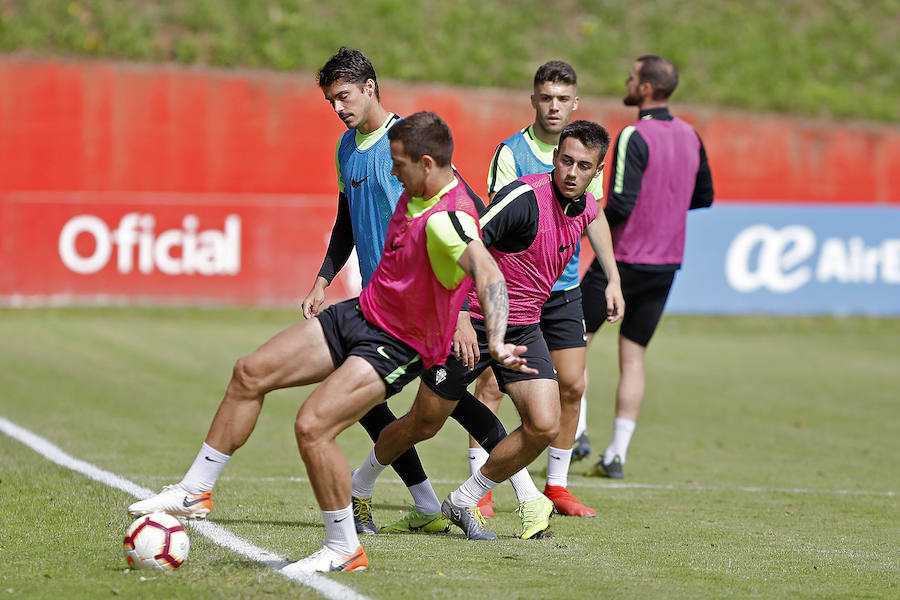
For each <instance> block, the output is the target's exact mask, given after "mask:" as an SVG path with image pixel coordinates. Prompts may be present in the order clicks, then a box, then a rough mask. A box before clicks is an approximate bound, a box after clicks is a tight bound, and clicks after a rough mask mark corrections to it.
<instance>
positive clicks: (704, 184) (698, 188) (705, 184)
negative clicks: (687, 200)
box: [691, 135, 713, 208]
mask: <svg viewBox="0 0 900 600" xmlns="http://www.w3.org/2000/svg"><path fill="white" fill-rule="evenodd" d="M697 139H698V140H700V136H699V135H698V136H697ZM712 203H713V182H712V172H711V171H710V169H709V161H708V160H707V159H706V148H704V147H703V140H700V166H699V168H698V169H697V180H696V181H695V182H694V195H693V196H691V208H706V207H707V206H712Z"/></svg>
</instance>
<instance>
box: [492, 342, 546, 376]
mask: <svg viewBox="0 0 900 600" xmlns="http://www.w3.org/2000/svg"><path fill="white" fill-rule="evenodd" d="M526 350H528V346H516V345H515V344H502V345H501V346H499V347H496V348H491V356H493V357H494V360H496V361H497V362H498V363H500V364H501V365H503V366H504V367H506V368H507V369H511V370H513V371H520V372H522V373H529V374H531V375H537V373H538V370H537V369H532V368H531V367H529V366H528V365H526V364H525V362H526V361H525V358H524V357H523V356H522V354H524V353H525V351H526Z"/></svg>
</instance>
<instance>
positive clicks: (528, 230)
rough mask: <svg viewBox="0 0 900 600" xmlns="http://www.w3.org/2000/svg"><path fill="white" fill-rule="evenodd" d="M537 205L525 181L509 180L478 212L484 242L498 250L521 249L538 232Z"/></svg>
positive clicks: (513, 250) (525, 247)
mask: <svg viewBox="0 0 900 600" xmlns="http://www.w3.org/2000/svg"><path fill="white" fill-rule="evenodd" d="M538 217H539V214H538V204H537V198H536V197H535V195H534V190H533V189H532V188H531V186H530V185H528V184H527V183H523V182H521V181H513V182H512V183H510V184H509V185H506V186H504V187H502V188H501V189H500V191H498V192H497V194H496V195H495V196H494V199H493V200H492V201H491V203H490V204H488V205H487V206H486V207H485V208H484V210H483V211H482V212H481V213H480V220H481V235H482V239H483V240H484V245H485V246H489V247H493V248H496V249H497V250H499V251H501V252H506V253H515V252H522V251H523V250H525V249H527V248H528V247H529V246H531V244H532V243H534V238H535V237H537V231H538V220H539V219H538Z"/></svg>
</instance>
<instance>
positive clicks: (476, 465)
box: [469, 448, 488, 475]
mask: <svg viewBox="0 0 900 600" xmlns="http://www.w3.org/2000/svg"><path fill="white" fill-rule="evenodd" d="M487 459H488V452H487V450H485V449H484V448H469V475H474V474H475V472H476V471H480V470H481V467H483V466H484V463H486V462H487Z"/></svg>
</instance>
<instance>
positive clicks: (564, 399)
mask: <svg viewBox="0 0 900 600" xmlns="http://www.w3.org/2000/svg"><path fill="white" fill-rule="evenodd" d="M584 390H585V381H584V377H579V378H578V379H577V380H576V381H571V382H567V383H562V382H560V384H559V401H560V403H562V404H575V403H578V405H579V406H581V397H582V396H583V395H584Z"/></svg>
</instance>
